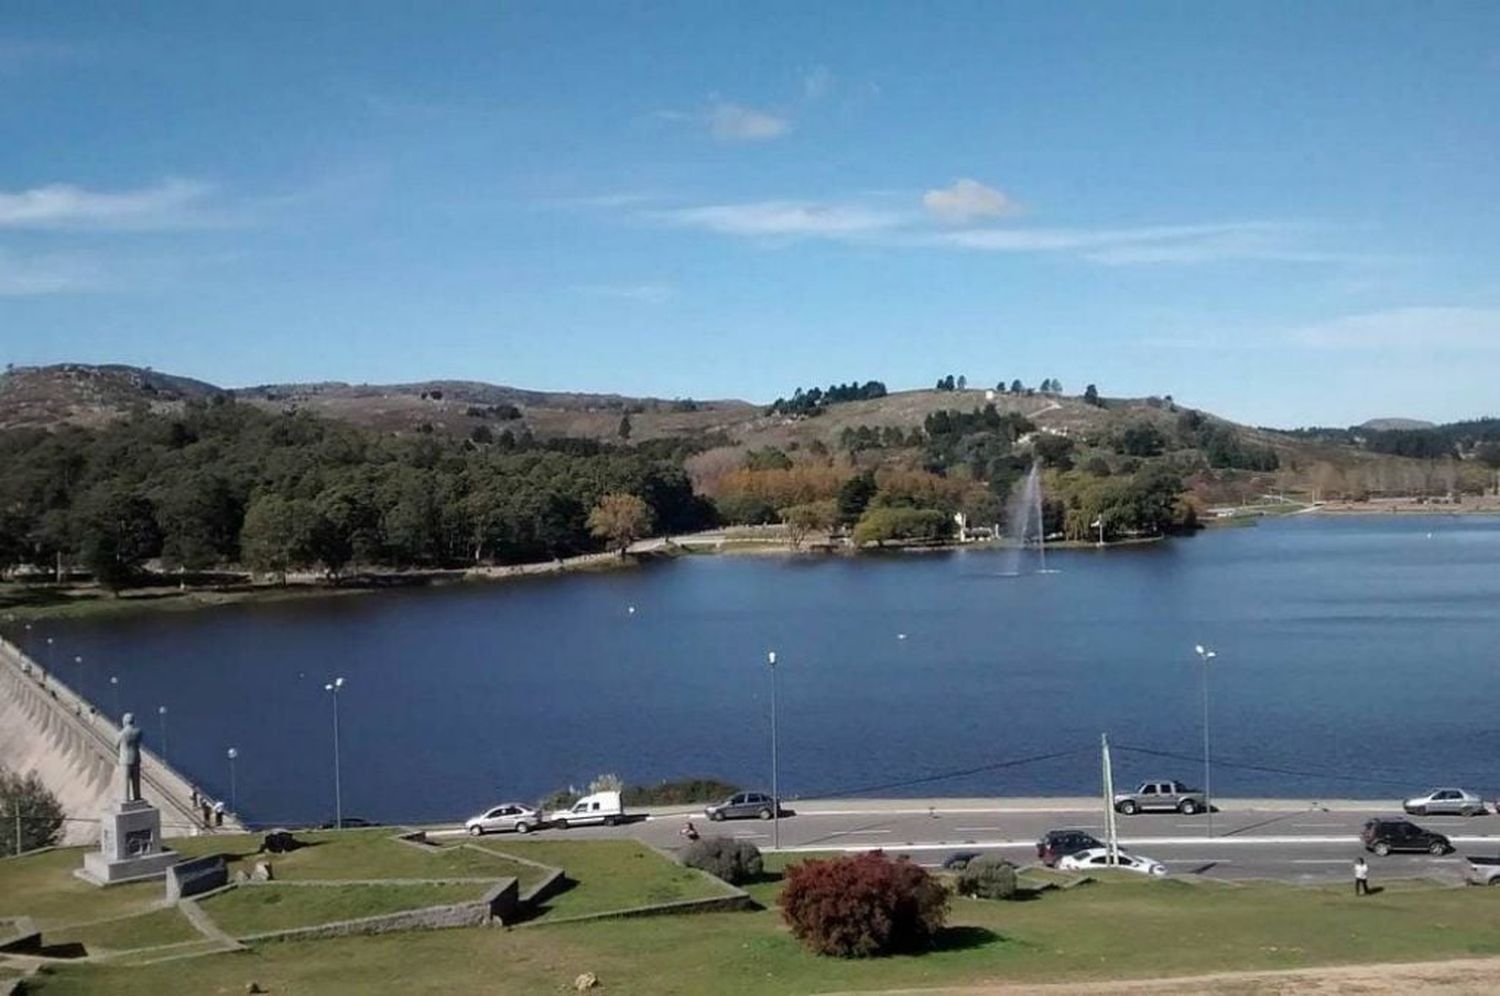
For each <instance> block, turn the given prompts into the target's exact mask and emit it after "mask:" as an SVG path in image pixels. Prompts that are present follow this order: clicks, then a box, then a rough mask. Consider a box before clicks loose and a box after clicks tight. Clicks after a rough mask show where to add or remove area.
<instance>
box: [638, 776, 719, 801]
mask: <svg viewBox="0 0 1500 996" xmlns="http://www.w3.org/2000/svg"><path fill="white" fill-rule="evenodd" d="M739 790H740V788H739V786H738V785H733V784H731V783H729V782H721V781H719V780H718V779H717V778H679V779H678V780H676V781H671V782H657V783H656V784H655V785H631V786H629V787H627V788H626V789H625V794H624V796H623V799H624V802H625V805H627V806H681V805H683V804H685V803H691V802H718V801H720V800H721V799H727V798H729V797H730V796H732V795H734V794H735V793H736V792H738V791H739Z"/></svg>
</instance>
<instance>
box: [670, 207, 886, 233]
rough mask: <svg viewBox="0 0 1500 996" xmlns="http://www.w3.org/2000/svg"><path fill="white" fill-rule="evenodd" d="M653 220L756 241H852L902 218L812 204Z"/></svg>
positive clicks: (680, 213)
mask: <svg viewBox="0 0 1500 996" xmlns="http://www.w3.org/2000/svg"><path fill="white" fill-rule="evenodd" d="M653 217H655V218H657V219H659V220H662V221H666V222H668V223H670V224H674V225H680V226H683V227H687V228H700V229H705V230H707V231H711V232H719V233H721V234H724V235H741V236H750V237H756V238H772V237H778V236H779V237H814V238H851V237H854V236H861V235H868V234H870V233H873V232H881V231H888V230H890V229H892V228H894V227H895V226H897V225H899V224H900V223H901V215H899V214H897V213H895V212H891V211H882V210H879V209H875V208H869V207H864V206H862V205H857V204H819V203H816V202H812V201H751V202H747V203H743V204H710V205H705V206H703V207H691V208H677V209H674V210H669V211H658V212H655V213H654V215H653Z"/></svg>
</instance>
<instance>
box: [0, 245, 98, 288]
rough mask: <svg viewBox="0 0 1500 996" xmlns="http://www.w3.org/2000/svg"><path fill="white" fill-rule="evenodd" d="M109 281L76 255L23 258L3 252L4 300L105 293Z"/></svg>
mask: <svg viewBox="0 0 1500 996" xmlns="http://www.w3.org/2000/svg"><path fill="white" fill-rule="evenodd" d="M104 288H105V281H104V280H103V277H102V275H101V274H100V272H99V269H98V267H97V266H96V265H95V264H94V263H93V262H92V261H90V260H88V259H86V258H84V257H80V256H74V255H66V254H59V253H45V254H39V255H22V254H20V253H16V252H12V251H10V250H7V249H0V297H42V296H46V295H53V294H77V293H85V292H89V291H97V290H103V289H104Z"/></svg>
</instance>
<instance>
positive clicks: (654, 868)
mask: <svg viewBox="0 0 1500 996" xmlns="http://www.w3.org/2000/svg"><path fill="white" fill-rule="evenodd" d="M480 846H485V847H492V848H494V849H495V850H497V851H500V852H502V853H505V854H514V855H515V856H516V857H519V858H525V859H527V860H528V861H538V862H541V863H542V864H544V865H552V866H553V867H554V868H562V869H563V870H565V871H566V872H567V873H568V878H570V879H572V880H573V881H575V882H576V883H578V884H577V885H575V886H573V887H572V888H571V889H568V890H567V891H566V892H563V893H560V894H558V895H556V896H554V897H552V898H551V899H550V900H548V901H547V903H546V904H545V912H544V914H543V915H544V916H550V917H569V916H582V915H584V914H587V913H603V912H607V911H609V910H621V909H628V908H630V907H632V906H646V905H649V904H653V903H672V902H677V901H679V900H683V899H705V898H708V897H710V896H718V895H723V893H724V890H723V888H721V887H720V886H718V885H717V884H716V883H715V882H711V881H707V880H705V879H704V878H703V876H701V875H699V874H698V873H697V872H695V871H692V870H690V869H687V868H683V867H682V866H681V865H678V864H676V863H675V862H672V861H669V860H667V859H666V858H664V857H662V856H661V855H660V854H657V853H656V852H655V851H653V850H651V849H650V848H649V847H645V846H643V845H641V844H638V843H636V842H635V841H630V840H590V841H562V840H530V839H528V840H519V839H515V838H511V839H507V840H505V841H503V842H498V841H497V842H495V843H489V842H485V843H484V844H482V845H480ZM523 888H524V886H523Z"/></svg>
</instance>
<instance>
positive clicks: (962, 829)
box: [953, 827, 1004, 833]
mask: <svg viewBox="0 0 1500 996" xmlns="http://www.w3.org/2000/svg"><path fill="white" fill-rule="evenodd" d="M1001 829H1004V828H1003V827H954V828H953V831H954V833H978V832H980V831H981V830H1001Z"/></svg>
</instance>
